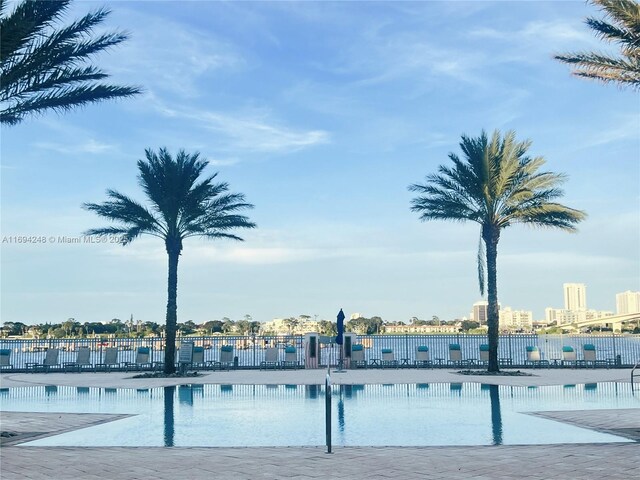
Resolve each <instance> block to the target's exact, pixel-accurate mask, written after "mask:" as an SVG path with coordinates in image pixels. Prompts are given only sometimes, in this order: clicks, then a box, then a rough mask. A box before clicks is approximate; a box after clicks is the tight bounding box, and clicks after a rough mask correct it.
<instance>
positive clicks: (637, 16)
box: [555, 0, 640, 89]
mask: <svg viewBox="0 0 640 480" xmlns="http://www.w3.org/2000/svg"><path fill="white" fill-rule="evenodd" d="M591 2H592V3H593V4H595V5H598V6H600V7H601V9H602V10H603V11H604V13H605V15H606V17H607V19H608V20H610V21H605V20H599V19H597V18H587V20H586V23H587V25H589V27H591V29H593V30H594V31H595V33H596V35H597V36H598V37H600V38H601V39H602V40H604V41H606V42H610V43H615V44H618V45H619V46H620V54H621V55H620V56H611V55H607V54H603V53H595V52H580V53H568V54H565V55H556V56H555V58H556V59H557V60H560V61H561V62H564V63H568V64H570V65H573V66H575V70H574V72H573V73H574V75H577V76H579V77H585V78H592V79H595V80H600V81H602V82H605V83H609V82H614V83H618V84H620V85H622V86H631V87H632V88H634V89H640V3H638V1H636V0H591Z"/></svg>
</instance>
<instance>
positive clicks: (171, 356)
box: [164, 245, 180, 375]
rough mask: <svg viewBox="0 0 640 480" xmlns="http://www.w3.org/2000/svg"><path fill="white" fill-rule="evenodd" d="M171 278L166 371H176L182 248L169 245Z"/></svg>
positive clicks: (165, 352)
mask: <svg viewBox="0 0 640 480" xmlns="http://www.w3.org/2000/svg"><path fill="white" fill-rule="evenodd" d="M167 254H168V256H169V279H168V282H167V319H166V322H167V323H166V330H165V333H166V338H165V346H164V373H165V374H167V375H170V374H172V373H175V371H176V325H177V323H178V301H177V299H178V259H179V258H180V250H179V249H178V248H170V246H169V245H167Z"/></svg>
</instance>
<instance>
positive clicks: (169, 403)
mask: <svg viewBox="0 0 640 480" xmlns="http://www.w3.org/2000/svg"><path fill="white" fill-rule="evenodd" d="M175 390H176V387H175V386H172V387H164V446H165V447H173V441H174V437H175V426H174V412H173V397H174V395H175Z"/></svg>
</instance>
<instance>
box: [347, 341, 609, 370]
mask: <svg viewBox="0 0 640 480" xmlns="http://www.w3.org/2000/svg"><path fill="white" fill-rule="evenodd" d="M526 354H527V359H526V361H525V365H531V366H538V367H540V366H564V365H573V366H579V365H583V366H593V367H596V366H609V365H610V364H611V363H612V360H600V359H597V353H596V347H595V345H593V344H585V345H583V355H582V356H583V358H582V359H578V358H577V353H576V351H575V349H574V348H573V347H571V346H569V345H565V346H563V347H562V358H557V359H552V360H551V361H550V360H548V359H544V360H543V359H542V352H541V351H540V349H539V348H538V347H537V346H528V347H526ZM435 360H436V363H437V364H438V365H439V366H440V365H452V366H472V365H486V364H488V363H489V345H487V344H481V345H480V346H479V358H466V359H465V358H463V357H462V348H461V347H460V344H457V343H451V344H449V358H448V359H446V364H445V359H443V358H437V359H435ZM499 361H500V363H501V364H502V365H504V366H509V365H511V364H512V361H511V359H505V358H500V359H499ZM351 365H352V366H353V367H354V368H362V367H364V368H366V367H368V366H372V367H395V368H397V367H398V366H399V362H398V360H397V359H396V358H395V354H394V352H393V349H391V348H383V349H382V350H381V357H380V358H371V359H369V360H367V359H366V358H365V350H364V346H363V345H361V344H356V345H353V346H352V348H351ZM413 365H414V366H416V367H432V366H433V360H432V359H431V355H430V352H429V347H428V346H427V345H419V346H417V347H416V352H415V360H414V361H413ZM402 366H411V365H409V363H408V359H404V361H403V365H402Z"/></svg>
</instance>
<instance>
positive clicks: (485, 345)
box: [480, 343, 489, 352]
mask: <svg viewBox="0 0 640 480" xmlns="http://www.w3.org/2000/svg"><path fill="white" fill-rule="evenodd" d="M480 351H481V352H488V351H489V345H487V344H486V343H483V344H481V345H480Z"/></svg>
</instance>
